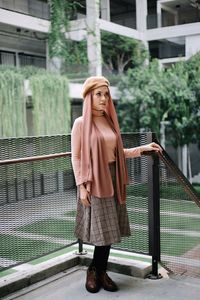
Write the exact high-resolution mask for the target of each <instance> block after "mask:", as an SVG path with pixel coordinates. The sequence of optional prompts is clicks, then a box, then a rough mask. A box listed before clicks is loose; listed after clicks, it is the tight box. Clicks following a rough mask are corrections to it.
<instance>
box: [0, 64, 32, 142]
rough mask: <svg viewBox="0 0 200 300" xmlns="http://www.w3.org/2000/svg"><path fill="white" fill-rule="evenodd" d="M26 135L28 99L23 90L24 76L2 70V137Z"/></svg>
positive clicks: (0, 102)
mask: <svg viewBox="0 0 200 300" xmlns="http://www.w3.org/2000/svg"><path fill="white" fill-rule="evenodd" d="M2 69H3V68H2ZM26 134H27V122H26V99H25V96H24V90H23V76H22V75H20V74H17V73H15V72H13V71H12V70H6V69H4V71H3V70H1V72H0V136H1V137H7V136H9V137H14V136H22V135H26Z"/></svg>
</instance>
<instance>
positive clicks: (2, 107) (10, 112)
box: [0, 66, 71, 137]
mask: <svg viewBox="0 0 200 300" xmlns="http://www.w3.org/2000/svg"><path fill="white" fill-rule="evenodd" d="M25 79H29V81H30V85H31V91H32V99H31V101H30V99H27V98H26V97H25V92H24V80H25ZM28 103H29V104H30V103H31V104H32V111H33V117H34V120H33V123H34V135H45V134H50V135H52V134H62V133H68V132H70V125H71V102H70V99H69V88H68V80H67V78H66V77H64V76H58V75H53V74H51V73H49V72H47V71H46V70H44V69H38V68H34V67H24V68H19V69H18V68H15V67H6V66H1V67H0V136H2V137H19V136H26V135H27V133H28V129H27V119H26V106H27V104H28Z"/></svg>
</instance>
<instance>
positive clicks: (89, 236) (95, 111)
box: [72, 76, 161, 293]
mask: <svg viewBox="0 0 200 300" xmlns="http://www.w3.org/2000/svg"><path fill="white" fill-rule="evenodd" d="M83 99H84V102H83V115H82V116H81V117H79V118H77V119H76V120H75V122H74V125H73V128H72V165H73V170H74V175H75V180H76V185H77V187H78V204H77V216H76V227H75V235H76V237H77V238H78V239H80V240H82V241H83V242H86V243H90V244H93V245H94V246H95V248H94V253H93V260H92V263H91V265H90V266H89V268H88V270H87V277H86V285H85V286H86V289H87V290H88V291H89V292H91V293H96V292H98V291H99V290H100V288H101V287H103V288H104V289H105V290H107V291H112V292H114V291H117V290H118V287H117V285H116V284H115V282H113V281H112V279H111V278H110V277H109V276H108V274H107V273H106V269H107V262H108V257H109V253H110V247H111V245H112V244H113V243H118V242H120V241H121V237H122V236H129V235H130V227H129V221H128V215H127V209H126V185H127V183H128V177H127V170H126V163H125V159H126V158H128V157H139V156H140V155H141V153H142V152H143V151H145V152H148V151H156V152H159V151H161V148H160V146H159V145H157V144H156V143H150V144H148V145H144V146H140V147H135V148H130V149H124V148H123V144H122V139H121V135H120V129H119V124H118V120H117V115H116V112H115V108H114V104H113V101H112V98H111V95H110V91H109V81H108V80H107V79H106V78H105V77H103V76H94V77H89V78H88V79H87V80H86V81H85V83H84V85H83Z"/></svg>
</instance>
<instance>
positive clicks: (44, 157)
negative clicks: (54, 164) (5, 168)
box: [0, 152, 71, 166]
mask: <svg viewBox="0 0 200 300" xmlns="http://www.w3.org/2000/svg"><path fill="white" fill-rule="evenodd" d="M66 156H71V152H61V153H54V154H47V155H38V156H28V157H23V158H14V159H4V160H0V166H2V165H11V164H18V163H25V162H31V161H37V160H47V159H54V158H59V157H66Z"/></svg>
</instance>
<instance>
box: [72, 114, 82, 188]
mask: <svg viewBox="0 0 200 300" xmlns="http://www.w3.org/2000/svg"><path fill="white" fill-rule="evenodd" d="M81 127H82V122H81V118H78V119H76V120H75V122H74V124H73V127H72V133H71V152H72V158H71V160H72V167H73V171H74V176H75V181H76V185H80V184H81V183H82V182H81V178H80V168H81Z"/></svg>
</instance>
